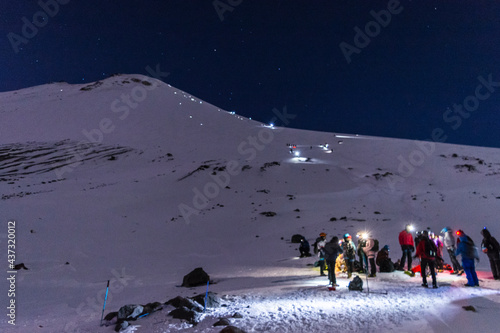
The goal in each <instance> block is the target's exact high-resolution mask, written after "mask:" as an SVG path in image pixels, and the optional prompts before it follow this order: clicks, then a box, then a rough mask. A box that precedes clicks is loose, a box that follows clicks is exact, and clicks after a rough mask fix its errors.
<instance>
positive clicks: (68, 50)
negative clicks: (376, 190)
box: [0, 0, 500, 147]
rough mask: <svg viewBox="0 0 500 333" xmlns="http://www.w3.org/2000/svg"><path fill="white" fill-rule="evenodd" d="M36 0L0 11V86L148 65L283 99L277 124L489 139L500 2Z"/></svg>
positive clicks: (195, 90)
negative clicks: (284, 117) (283, 120)
mask: <svg viewBox="0 0 500 333" xmlns="http://www.w3.org/2000/svg"><path fill="white" fill-rule="evenodd" d="M41 2H42V3H47V4H50V6H49V7H47V8H49V9H46V11H49V14H53V17H52V16H50V15H44V14H43V12H41V11H42V10H43V9H42V7H41V6H40V5H39V3H38V1H4V4H2V8H0V27H1V29H0V30H1V31H2V36H1V39H0V91H9V90H15V89H19V88H24V87H29V86H33V85H39V84H44V83H48V82H53V81H66V82H69V83H82V82H92V81H96V80H99V79H102V78H104V77H108V76H109V75H111V74H113V73H141V74H147V73H146V70H145V68H146V67H147V66H151V67H153V68H154V67H156V65H157V64H159V65H160V68H161V70H163V71H165V72H169V73H170V75H169V76H168V77H167V78H166V79H165V81H166V82H168V83H170V84H172V85H173V86H175V87H177V88H180V89H182V90H185V91H187V92H189V93H191V94H193V95H195V96H197V97H199V98H202V99H204V100H205V101H207V102H210V103H212V104H214V105H216V106H219V107H221V108H224V109H226V110H230V111H236V113H238V114H241V115H244V116H247V117H252V118H253V119H256V120H259V121H263V122H268V121H269V120H270V119H271V118H272V117H273V116H274V114H273V113H272V109H273V108H278V109H281V108H283V106H286V107H287V110H288V112H289V113H291V114H295V115H296V118H295V119H293V120H292V121H291V122H290V123H289V125H288V126H289V127H295V128H303V129H311V130H319V131H329V132H347V133H359V134H366V135H376V136H388V137H399V138H408V139H421V140H425V139H430V138H431V135H432V132H433V131H434V130H435V129H436V128H441V130H442V133H444V135H446V142H449V143H459V144H469V145H480V146H493V147H500V131H499V130H498V127H499V125H500V114H499V111H500V110H499V106H500V83H496V82H500V67H499V64H500V61H499V59H500V43H499V40H500V18H499V17H500V15H499V13H500V1H486V0H483V1H451V0H450V1H425V0H421V1H415V0H413V1H409V0H406V1H404V0H403V1H400V3H399V5H398V2H396V1H394V0H391V1H362V0H337V1H331V0H317V1H308V0H289V1H284V0H283V1H273V0H216V1H213V0H207V1H197V0H189V1H187V0H172V1H170V0H147V1H131V0H120V1H118V0H115V1H111V0H110V1H106V0H85V1H83V0H42V1H41ZM5 3H7V4H5ZM55 3H57V4H58V7H59V8H56V7H55V6H54V4H55ZM214 3H215V4H217V5H218V6H219V13H218V12H217V10H216V9H215V7H214ZM224 6H226V9H228V10H226V11H224V12H223V13H222V12H221V11H222V10H223V9H222V7H224ZM388 7H389V9H388ZM382 10H384V12H381V11H382ZM50 11H52V12H51V13H50ZM371 11H374V12H375V13H379V14H378V15H380V17H379V20H381V21H380V22H381V23H376V19H375V18H374V16H373V14H372V13H371ZM391 12H392V14H391V17H390V22H389V19H388V17H387V15H386V16H384V15H385V14H387V13H391ZM219 14H220V15H219ZM34 16H35V20H38V25H39V26H40V27H39V28H37V29H38V31H36V32H33V30H31V31H30V30H29V29H27V28H26V27H25V29H24V30H25V31H24V32H23V25H26V23H25V21H23V17H25V18H27V19H28V20H29V21H32V20H33V18H34ZM44 16H45V18H47V20H46V22H45V21H44ZM221 17H222V18H223V20H221ZM370 22H371V23H370ZM383 25H385V27H384V26H383ZM355 27H358V28H359V29H360V30H362V31H363V33H364V34H366V33H368V35H370V34H371V35H372V37H369V36H368V38H370V40H369V43H368V42H367V40H366V39H364V40H363V37H364V36H361V37H360V36H359V34H358V40H357V42H358V46H359V47H358V48H357V50H356V52H352V53H351V54H350V56H349V58H350V62H348V61H347V58H346V56H345V55H344V53H343V51H342V49H341V47H340V44H341V43H342V42H344V43H347V44H349V45H350V46H349V48H350V49H351V50H354V47H356V44H355V36H356V34H357V32H356V31H355ZM366 28H368V32H366ZM370 29H371V30H370ZM9 39H10V40H9ZM359 43H361V44H359ZM363 43H364V44H366V45H363ZM347 44H344V45H347ZM16 51H17V52H16ZM479 77H483V78H484V80H485V81H481V80H480V79H479ZM487 81H490V83H489V84H487V83H484V82H487ZM477 94H479V95H478V96H479V97H476V95H477ZM464 103H466V106H464V108H462V110H460V106H456V107H454V104H464ZM448 109H450V110H448ZM447 110H448V111H447ZM467 110H469V111H467ZM2 125H5V124H2Z"/></svg>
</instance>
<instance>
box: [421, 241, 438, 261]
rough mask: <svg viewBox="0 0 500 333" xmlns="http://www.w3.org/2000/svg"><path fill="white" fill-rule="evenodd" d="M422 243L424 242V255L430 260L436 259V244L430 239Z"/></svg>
mask: <svg viewBox="0 0 500 333" xmlns="http://www.w3.org/2000/svg"><path fill="white" fill-rule="evenodd" d="M424 242H425V255H426V256H427V257H432V258H435V257H437V247H436V244H435V243H434V242H433V241H432V240H430V239H424Z"/></svg>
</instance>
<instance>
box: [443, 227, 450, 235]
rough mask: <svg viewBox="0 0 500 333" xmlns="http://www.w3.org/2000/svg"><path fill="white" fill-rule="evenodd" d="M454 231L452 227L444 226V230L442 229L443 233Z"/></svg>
mask: <svg viewBox="0 0 500 333" xmlns="http://www.w3.org/2000/svg"><path fill="white" fill-rule="evenodd" d="M448 231H452V230H451V228H450V227H444V228H443V230H441V233H442V234H444V233H445V232H448Z"/></svg>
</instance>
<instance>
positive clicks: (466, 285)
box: [464, 283, 474, 287]
mask: <svg viewBox="0 0 500 333" xmlns="http://www.w3.org/2000/svg"><path fill="white" fill-rule="evenodd" d="M464 287H474V286H473V285H472V284H468V283H466V284H464Z"/></svg>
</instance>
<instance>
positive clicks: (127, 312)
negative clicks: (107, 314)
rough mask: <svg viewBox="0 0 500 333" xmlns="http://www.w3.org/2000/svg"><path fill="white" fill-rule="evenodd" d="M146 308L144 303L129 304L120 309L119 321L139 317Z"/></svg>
mask: <svg viewBox="0 0 500 333" xmlns="http://www.w3.org/2000/svg"><path fill="white" fill-rule="evenodd" d="M143 310H144V307H143V306H142V305H138V304H127V305H124V306H122V307H121V308H120V310H118V321H119V322H120V321H123V320H126V319H137V317H139V316H140V315H141V314H142V312H143Z"/></svg>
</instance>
